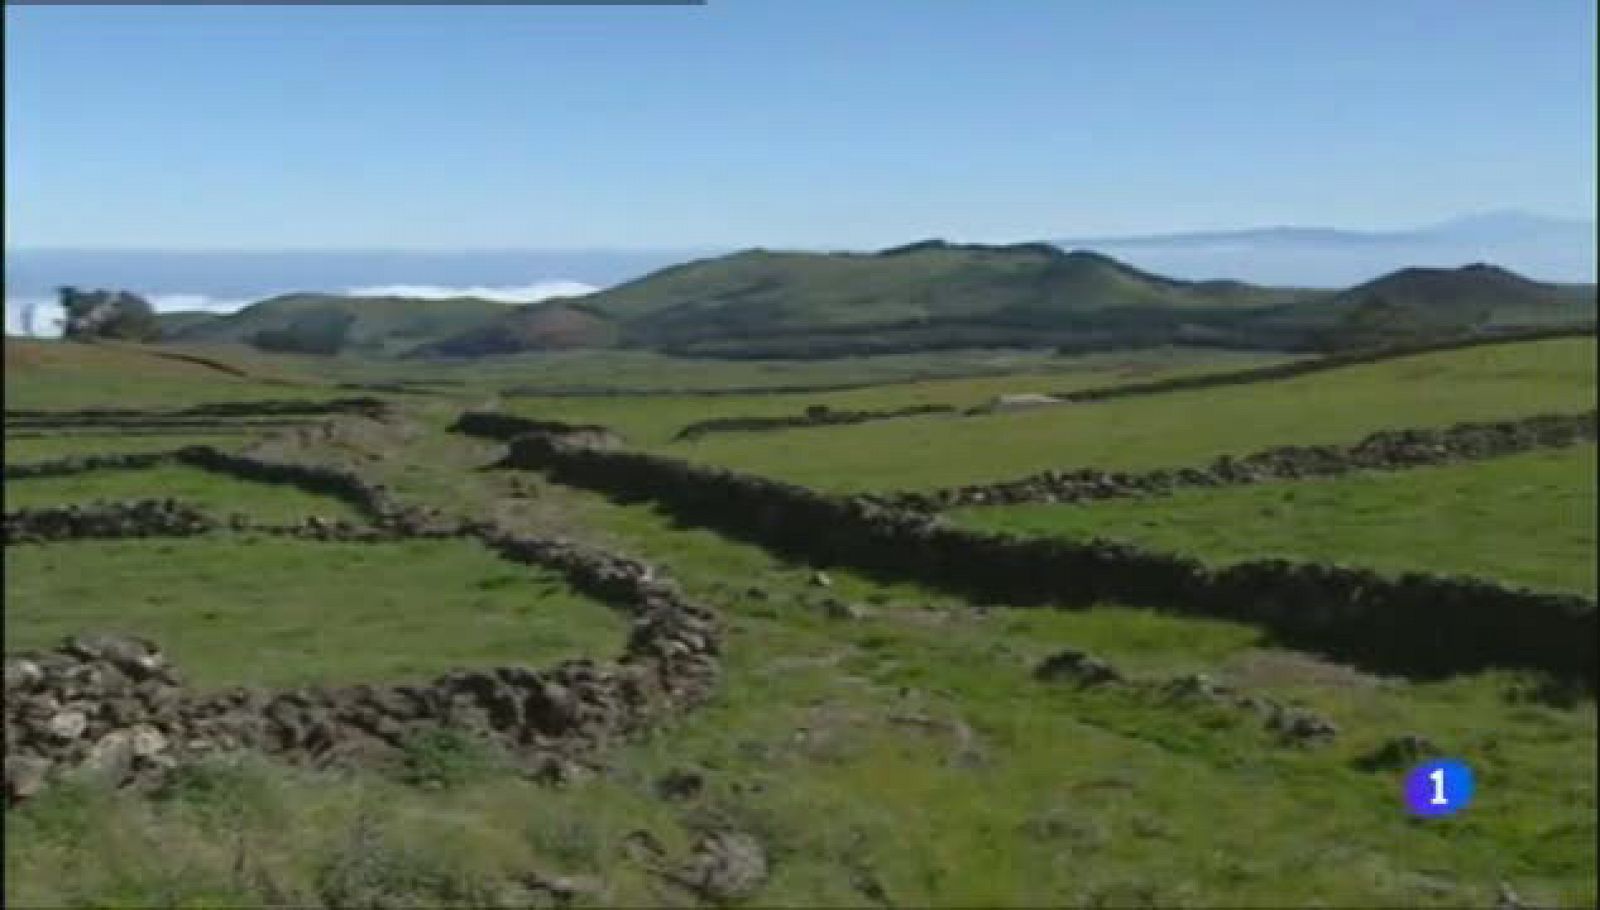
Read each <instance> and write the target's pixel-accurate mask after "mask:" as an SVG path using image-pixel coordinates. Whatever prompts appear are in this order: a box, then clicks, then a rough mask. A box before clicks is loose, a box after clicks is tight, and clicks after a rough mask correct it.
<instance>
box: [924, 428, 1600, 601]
mask: <svg viewBox="0 0 1600 910" xmlns="http://www.w3.org/2000/svg"><path fill="white" fill-rule="evenodd" d="M1596 467H1597V465H1596V463H1595V448H1594V446H1592V445H1589V446H1583V447H1580V448H1577V449H1570V450H1562V451H1554V452H1533V453H1528V454H1524V455H1517V456H1512V457H1509V458H1502V459H1497V460H1494V461H1488V462H1479V463H1473V464H1460V465H1449V466H1446V467H1440V468H1433V469H1431V470H1426V471H1414V472H1402V473H1393V474H1363V475H1357V476H1351V477H1343V478H1339V479H1335V480H1313V481H1306V482H1302V483H1269V484H1263V485H1261V486H1255V487H1235V488H1231V489H1224V490H1184V491H1180V492H1178V493H1176V494H1173V495H1172V496H1167V497H1159V498H1151V499H1143V500H1122V501H1109V502H1101V503H1094V504H1083V505H1032V504H1030V505H1016V506H1004V507H996V508H968V509H961V510H957V511H956V512H955V513H953V514H952V515H951V517H952V518H953V519H954V520H956V521H958V522H960V523H962V524H965V525H968V526H971V527H977V528H986V529H989V530H996V531H1010V532H1012V533H1016V534H1025V535H1059V536H1062V537H1068V538H1074V539H1080V538H1085V537H1094V536H1100V537H1108V538H1112V539H1116V540H1127V541H1131V542H1134V543H1139V544H1144V545H1146V546H1151V547H1154V548H1156V549H1160V550H1167V551H1175V552H1182V553H1189V554H1192V555H1195V556H1198V557H1200V558H1202V559H1204V560H1206V561H1207V562H1211V563H1215V564H1218V565H1226V564H1228V563H1231V562H1240V561H1243V560H1246V559H1252V558H1260V557H1282V558H1288V559H1316V560H1331V561H1334V562H1340V563H1346V564H1350V565H1362V566H1370V567H1372V568H1377V569H1382V570H1385V571H1387V572H1390V573H1396V574H1398V573H1401V572H1415V571H1428V572H1440V573H1443V574H1451V575H1479V576H1484V577H1489V578H1499V579H1504V580H1506V581H1510V582H1514V583H1516V584H1520V585H1526V586H1528V587H1532V588H1538V589H1541V590H1571V591H1577V592H1580V593H1584V594H1587V595H1589V596H1593V595H1594V593H1595V559H1594V556H1595V551H1596V517H1595V508H1594V504H1595V470H1596Z"/></svg>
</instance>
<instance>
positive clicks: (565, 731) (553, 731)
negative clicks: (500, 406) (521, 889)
mask: <svg viewBox="0 0 1600 910" xmlns="http://www.w3.org/2000/svg"><path fill="white" fill-rule="evenodd" d="M461 533H463V534H468V535H471V536H475V537H478V538H479V539H481V540H483V541H484V543H485V544H487V545H488V546H490V547H492V548H494V549H495V550H496V551H498V552H499V553H501V554H502V555H503V556H505V557H506V558H509V559H512V560H515V561H520V562H527V563H535V564H539V565H543V566H547V567H550V568H554V569H556V570H558V571H559V572H561V573H562V574H563V575H564V576H565V577H566V578H567V579H568V581H569V582H570V583H571V584H573V586H574V587H577V588H578V589H580V590H583V591H585V592H586V593H589V594H591V595H594V596H596V597H598V598H601V599H604V600H606V601H607V602H609V603H612V604H613V605H615V606H617V607H619V608H621V609H623V610H625V611H627V612H628V613H630V614H632V616H633V617H634V622H633V630H632V633H631V634H630V635H629V638H628V641H627V644H626V646H625V647H624V649H623V651H622V653H621V655H620V656H619V657H618V658H617V659H616V660H615V661H613V662H610V663H597V662H595V661H591V660H585V659H580V660H568V661H564V662H562V663H560V664H557V665H556V666H554V667H551V668H548V669H543V670H539V669H534V668H530V667H522V666H510V667H495V668H488V669H470V670H456V671H453V672H450V673H446V674H444V675H443V676H440V677H438V678H437V679H435V680H433V681H432V682H431V683H423V684H415V685H390V684H385V685H362V686H351V687H342V688H321V687H311V688H300V689H293V690H288V691H277V692H274V691H267V690H260V689H242V688H241V689H232V690H228V691H223V692H192V691H190V690H188V689H186V688H184V687H183V685H182V680H181V678H180V677H179V676H178V674H177V673H176V671H175V670H174V669H173V668H172V667H171V666H170V665H169V664H168V663H167V661H166V660H165V658H164V657H163V655H162V654H161V652H160V651H159V650H158V649H157V648H156V647H155V645H154V644H152V643H151V642H148V641H145V640H142V639H135V638H126V637H118V636H104V635H89V636H76V637H74V638H71V639H68V640H67V641H66V642H64V643H63V644H62V645H61V646H60V647H58V648H56V649H55V650H53V651H49V652H44V653H29V654H21V655H16V656H14V657H8V658H7V659H6V664H5V711H6V781H7V789H8V793H9V796H10V798H11V799H12V800H13V801H15V800H19V799H25V798H27V797H28V796H30V795H32V794H33V793H36V792H38V790H39V789H40V788H41V787H43V786H44V785H45V784H46V783H47V782H48V780H50V779H51V778H53V777H55V776H57V775H60V774H65V773H90V774H98V775H103V776H105V777H107V778H109V779H111V780H112V781H113V782H114V783H116V784H119V785H128V784H138V783H154V782H156V781H159V780H160V779H162V777H163V776H164V775H165V773H166V772H167V771H169V770H171V769H172V768H173V767H176V766H178V765H180V764H182V763H184V762H186V761H191V760H194V759H196V758H199V757H202V756H206V755H212V754H217V753H225V752H231V751H235V750H240V749H249V750H253V751H257V752H261V753H264V754H267V755H270V756H274V757H276V758H279V759H282V760H285V761H289V762H292V763H297V764H308V765H313V766H326V765H333V764H351V763H383V762H388V761H393V760H395V759H396V757H397V756H399V755H401V754H402V753H403V752H404V750H405V749H406V748H407V746H408V744H410V743H412V742H414V741H415V740H416V738H417V737H418V736H420V735H422V734H424V733H427V732H430V731H439V730H449V731H455V732H458V733H460V734H463V735H468V736H472V737H475V738H478V739H480V740H487V741H489V742H491V743H493V744H495V745H496V746H497V747H498V748H500V749H501V750H503V752H504V753H505V754H507V755H508V756H510V757H512V758H513V759H514V761H515V762H516V763H517V764H518V765H519V766H521V767H522V768H523V769H524V770H525V771H527V772H528V773H530V774H534V775H537V776H541V777H545V778H551V777H554V778H559V777H561V776H562V775H564V774H567V773H570V771H569V770H568V769H569V768H570V767H572V763H573V762H581V761H583V760H586V757H588V756H591V755H592V754H593V753H594V752H595V751H596V750H597V749H599V748H601V747H603V746H604V745H605V744H607V743H609V742H612V741H614V740H616V739H618V738H621V737H626V736H628V735H630V734H632V733H633V732H635V731H637V730H639V729H642V728H643V727H645V726H647V725H649V724H651V723H653V722H655V721H657V720H659V719H660V718H661V717H662V716H663V715H664V714H666V713H670V712H673V711H678V710H683V709H686V708H688V707H691V706H693V705H696V704H698V703H700V702H701V701H703V700H704V699H705V698H706V697H707V695H708V694H709V693H710V691H711V689H712V687H713V686H714V685H715V683H716V680H717V674H718V663H717V655H718V652H719V644H718V642H719V629H718V625H717V622H716V618H715V617H714V615H713V614H711V613H710V612H709V611H708V610H706V609H704V608H703V607H699V606H696V605H694V604H692V603H690V602H688V600H687V599H686V598H684V596H683V595H682V594H681V593H680V592H679V590H678V588H677V587H676V585H675V584H673V583H672V582H671V581H670V580H668V579H666V578H664V577H662V576H661V575H660V574H659V573H657V572H656V571H655V570H654V569H653V568H652V567H651V566H649V565H646V564H645V563H641V562H638V561H636V560H632V559H628V558H626V557H622V556H617V555H614V554H611V553H607V552H604V551H600V550H595V549H592V548H587V547H582V546H579V545H576V544H573V543H571V542H568V541H564V540H555V539H545V538H528V537H519V536H516V535H513V534H509V533H506V532H503V531H501V530H499V529H497V528H495V527H493V526H488V525H474V526H464V527H463V528H462V530H461Z"/></svg>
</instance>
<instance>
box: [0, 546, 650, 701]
mask: <svg viewBox="0 0 1600 910" xmlns="http://www.w3.org/2000/svg"><path fill="white" fill-rule="evenodd" d="M6 578H7V581H6V598H7V608H6V617H5V622H6V641H7V647H8V649H20V648H30V647H43V646H50V645H53V644H55V643H56V642H57V641H59V640H60V639H61V638H62V637H63V636H65V635H68V634H72V633H75V632H79V631H83V630H86V629H108V628H109V629H117V630H121V631H124V632H128V633H132V634H137V635H144V636H147V637H149V638H151V639H153V640H155V641H157V642H159V643H161V644H162V646H163V647H164V648H166V649H167V651H168V653H169V654H170V655H171V656H172V658H173V660H174V661H176V663H177V665H178V666H179V667H180V668H181V669H183V670H184V671H186V672H187V673H188V674H189V676H190V678H191V679H192V680H193V681H194V682H195V683H197V684H199V685H201V686H221V685H233V684H251V685H297V684H303V683H309V682H329V683H356V682H377V681H387V680H396V679H402V678H416V679H424V678H428V677H431V676H432V675H434V674H437V673H441V672H443V671H445V670H448V669H450V668H452V667H456V666H474V665H488V664H504V663H526V664H534V665H538V664H541V663H547V662H554V661H555V660H559V659H561V658H565V657H577V656H583V655H609V654H612V653H615V652H616V651H618V650H620V648H621V646H622V641H623V639H624V638H625V634H624V630H625V628H626V624H625V622H624V620H623V619H622V617H621V616H619V615H618V614H616V613H615V612H614V611H612V610H610V609H609V608H607V607H605V606H604V605H602V604H599V603H596V602H594V601H591V600H588V599H586V598H582V597H579V596H577V595H574V594H572V593H570V592H569V591H568V590H567V589H566V588H565V587H564V586H563V585H562V584H561V583H560V581H559V579H558V578H557V577H556V576H553V575H550V574H548V573H544V572H540V571H535V570H529V569H526V568H524V567H518V566H513V565H510V564H508V563H505V562H503V561H501V560H499V559H497V558H496V557H494V556H493V555H492V554H490V553H489V552H488V551H487V550H484V549H483V548H482V547H479V546H478V545H476V544H474V543H470V542H462V541H443V542H434V541H420V542H419V541H405V542H400V543H393V544H327V543H306V542H301V541H286V540H281V539H275V538H248V537H246V538H218V539H201V540H185V541H108V542H89V543H77V544H71V545H66V546H24V547H8V548H7V549H6ZM375 579H382V584H374V581H375Z"/></svg>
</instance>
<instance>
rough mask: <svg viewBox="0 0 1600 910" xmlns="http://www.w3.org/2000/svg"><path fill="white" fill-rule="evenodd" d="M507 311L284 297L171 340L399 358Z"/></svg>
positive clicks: (473, 302)
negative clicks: (399, 355)
mask: <svg viewBox="0 0 1600 910" xmlns="http://www.w3.org/2000/svg"><path fill="white" fill-rule="evenodd" d="M509 310H510V307H508V306H507V305H506V304H503V303H495V302H494V301H490V300H480V299H477V298H472V297H463V298H456V299H452V300H419V299H414V298H406V297H341V296H337V295H332V294H288V295H285V296H282V297H274V298H272V299H270V300H263V301H261V302H260V303H255V304H252V305H250V306H248V307H245V308H244V309H242V310H240V311H239V312H237V313H233V314H231V315H228V316H223V317H219V318H216V319H212V320H207V321H203V322H196V323H194V324H192V325H190V326H187V327H184V328H182V329H180V330H178V331H177V332H176V334H174V335H173V336H172V337H173V340H176V341H208V342H239V343H244V344H256V345H258V346H264V347H269V348H273V349H277V350H301V351H305V352H309V353H326V352H327V351H326V350H325V348H327V347H332V348H334V349H335V350H337V351H348V352H358V353H373V354H398V353H402V352H405V351H408V350H410V349H412V348H415V347H417V346H418V345H421V344H424V343H427V342H430V341H434V340H436V339H439V338H445V337H450V336H453V335H457V334H460V333H462V332H466V331H469V330H471V329H474V328H477V327H478V326H481V325H485V324H487V323H489V322H491V321H493V320H495V319H497V318H499V317H502V316H504V315H506V313H507V312H508V311H509Z"/></svg>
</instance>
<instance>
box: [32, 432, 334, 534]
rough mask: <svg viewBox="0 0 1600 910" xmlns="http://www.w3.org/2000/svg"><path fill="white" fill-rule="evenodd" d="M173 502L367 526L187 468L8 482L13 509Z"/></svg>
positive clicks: (301, 498) (302, 496) (311, 502)
mask: <svg viewBox="0 0 1600 910" xmlns="http://www.w3.org/2000/svg"><path fill="white" fill-rule="evenodd" d="M110 451H121V450H120V449H112V450H110ZM168 497H171V498H173V499H178V500H182V501H184V502H188V503H193V504H194V505H196V506H199V507H200V508H201V509H204V510H205V511H207V512H210V513H211V514H213V515H216V516H219V517H220V516H225V515H228V514H231V513H233V512H241V513H243V514H245V515H248V516H250V517H251V518H252V519H255V520H257V521H267V522H292V521H299V520H300V519H302V518H305V517H306V516H308V515H320V516H322V517H323V518H329V519H334V518H345V519H349V520H351V521H359V520H361V519H360V516H359V514H358V513H357V512H356V511H355V510H354V509H353V508H352V507H350V506H349V505H347V504H345V503H344V502H343V501H341V500H338V499H335V498H333V497H331V496H319V495H316V494H313V493H307V492H304V491H302V490H300V489H298V488H296V487H292V486H288V485H284V484H266V483H254V482H251V481H248V480H238V479H235V478H232V477H228V476H225V475H222V474H215V473H212V472H210V471H202V470H200V469H199V468H191V467H188V466H186V465H158V466H156V467H153V468H146V469H140V470H132V471H121V470H115V471H92V472H89V473H87V474H72V475H68V476H66V477H30V478H26V479H24V480H8V481H6V485H5V501H6V508H7V509H21V508H28V507H36V506H51V505H62V504H68V503H79V504H86V503H89V502H92V501H94V500H97V499H104V500H115V499H148V498H156V499H165V498H168Z"/></svg>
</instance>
